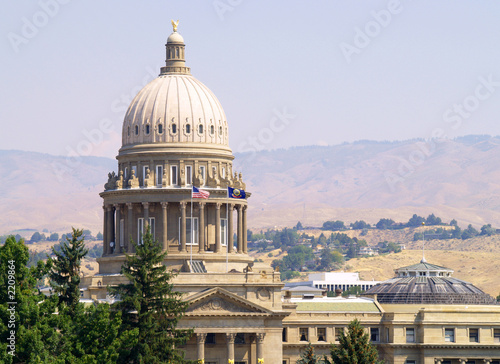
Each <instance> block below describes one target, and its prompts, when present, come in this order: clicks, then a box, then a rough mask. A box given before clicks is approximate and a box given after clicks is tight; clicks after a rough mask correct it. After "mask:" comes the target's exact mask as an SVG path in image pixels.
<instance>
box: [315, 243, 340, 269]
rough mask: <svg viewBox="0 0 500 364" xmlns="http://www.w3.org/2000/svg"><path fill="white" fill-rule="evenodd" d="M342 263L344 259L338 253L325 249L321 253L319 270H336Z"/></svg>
mask: <svg viewBox="0 0 500 364" xmlns="http://www.w3.org/2000/svg"><path fill="white" fill-rule="evenodd" d="M343 263H344V257H343V256H342V254H341V253H339V252H338V251H332V250H330V249H328V248H325V249H323V250H322V251H321V256H320V265H319V267H320V269H321V270H325V271H328V270H333V269H338V268H339V267H340V266H341V265H342V264H343Z"/></svg>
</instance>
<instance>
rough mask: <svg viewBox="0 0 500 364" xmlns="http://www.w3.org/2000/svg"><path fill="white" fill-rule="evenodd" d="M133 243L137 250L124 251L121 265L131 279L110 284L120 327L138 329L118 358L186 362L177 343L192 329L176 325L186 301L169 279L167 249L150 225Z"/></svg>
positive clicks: (186, 336) (191, 331) (185, 306)
mask: <svg viewBox="0 0 500 364" xmlns="http://www.w3.org/2000/svg"><path fill="white" fill-rule="evenodd" d="M132 244H133V246H134V247H135V250H136V254H135V255H127V261H126V262H125V264H124V265H123V267H122V274H123V275H124V276H125V277H127V278H128V279H129V281H130V282H129V283H126V284H120V285H118V286H116V287H112V288H110V292H111V293H112V294H114V295H116V296H117V298H118V299H119V301H118V302H116V303H115V304H113V308H114V309H116V310H119V311H121V312H122V314H123V325H122V329H124V330H137V331H138V342H137V344H135V345H133V346H132V347H130V348H129V350H128V351H127V352H123V353H122V355H121V357H120V360H119V362H126V363H176V364H177V363H187V362H188V361H186V360H185V359H184V353H183V352H182V351H180V350H177V349H176V347H178V346H179V345H183V344H185V343H186V341H187V340H188V339H189V338H190V337H191V335H192V334H193V330H191V329H190V330H181V329H177V328H176V326H177V324H178V322H179V320H180V319H181V317H182V315H183V314H184V312H185V311H186V309H187V307H188V304H187V303H185V302H183V301H182V300H181V293H179V292H176V291H174V290H173V284H172V283H170V282H171V280H172V278H173V277H174V274H173V273H171V272H169V271H168V270H167V267H166V266H165V265H163V260H164V258H165V256H166V255H167V253H166V252H162V249H161V247H160V244H158V242H155V241H154V240H153V237H152V235H151V232H150V229H149V227H148V229H147V231H146V234H144V236H143V239H142V243H141V244H140V245H139V244H136V243H135V242H134V241H132Z"/></svg>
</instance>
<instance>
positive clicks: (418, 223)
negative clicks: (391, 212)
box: [406, 214, 425, 227]
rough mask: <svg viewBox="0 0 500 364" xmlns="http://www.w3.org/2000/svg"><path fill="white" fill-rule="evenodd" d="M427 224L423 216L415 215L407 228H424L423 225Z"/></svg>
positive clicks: (407, 224)
mask: <svg viewBox="0 0 500 364" xmlns="http://www.w3.org/2000/svg"><path fill="white" fill-rule="evenodd" d="M424 222H425V218H423V217H422V216H418V215H417V214H413V216H412V217H411V218H410V220H408V222H407V223H406V226H408V227H417V226H422V223H424Z"/></svg>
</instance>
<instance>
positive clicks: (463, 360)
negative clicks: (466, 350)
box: [458, 358, 467, 364]
mask: <svg viewBox="0 0 500 364" xmlns="http://www.w3.org/2000/svg"><path fill="white" fill-rule="evenodd" d="M458 360H459V361H460V364H465V363H467V359H466V358H460V359H458Z"/></svg>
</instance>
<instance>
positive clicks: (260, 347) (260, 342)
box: [256, 332, 266, 364]
mask: <svg viewBox="0 0 500 364" xmlns="http://www.w3.org/2000/svg"><path fill="white" fill-rule="evenodd" d="M265 336H266V334H265V333H263V332H262V333H258V334H257V335H256V338H257V363H258V364H264V337H265Z"/></svg>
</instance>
